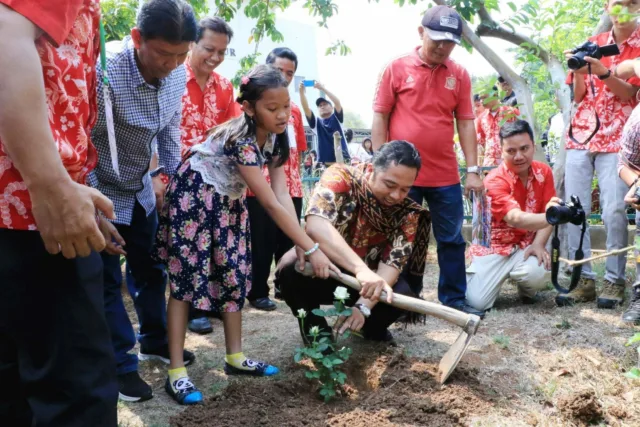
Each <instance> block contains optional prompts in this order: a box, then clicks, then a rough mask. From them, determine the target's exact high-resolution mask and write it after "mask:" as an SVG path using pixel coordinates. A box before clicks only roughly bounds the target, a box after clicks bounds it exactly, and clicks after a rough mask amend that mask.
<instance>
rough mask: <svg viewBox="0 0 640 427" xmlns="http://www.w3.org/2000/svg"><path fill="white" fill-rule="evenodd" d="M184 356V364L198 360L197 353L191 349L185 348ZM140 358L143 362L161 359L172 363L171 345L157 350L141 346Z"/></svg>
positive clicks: (187, 364)
mask: <svg viewBox="0 0 640 427" xmlns="http://www.w3.org/2000/svg"><path fill="white" fill-rule="evenodd" d="M182 358H183V360H184V366H189V365H191V364H192V363H193V362H194V361H195V360H196V355H195V354H193V353H191V352H190V351H189V350H184V353H183V354H182ZM138 360H140V361H143V362H144V361H146V360H159V361H161V362H163V363H164V364H166V365H168V364H169V363H171V358H170V357H169V346H168V345H166V346H164V347H162V348H159V349H156V350H147V349H145V348H142V347H140V352H139V353H138Z"/></svg>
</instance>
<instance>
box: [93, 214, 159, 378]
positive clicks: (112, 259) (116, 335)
mask: <svg viewBox="0 0 640 427" xmlns="http://www.w3.org/2000/svg"><path fill="white" fill-rule="evenodd" d="M116 228H117V229H118V232H119V233H120V235H121V236H122V238H123V239H124V241H125V242H126V246H125V247H124V250H125V251H126V252H127V257H126V258H127V267H128V270H129V271H130V273H131V274H127V288H128V289H129V294H130V295H131V298H132V299H133V303H134V307H135V309H136V314H137V315H138V321H139V322H140V330H139V334H138V340H139V341H140V347H141V350H142V351H153V350H156V349H158V348H162V347H164V346H166V345H167V309H166V299H165V288H166V273H165V271H164V267H163V266H162V265H160V264H155V263H154V262H153V261H152V259H151V250H152V248H153V245H154V243H155V236H156V230H157V228H158V214H157V212H156V211H155V210H154V211H153V212H152V213H151V214H150V215H149V216H147V214H146V212H145V210H144V208H143V207H142V206H141V205H140V204H139V203H136V206H135V208H134V210H133V217H132V218H131V225H120V224H116ZM102 261H103V263H104V303H105V313H106V317H107V323H108V324H109V329H110V331H111V343H112V344H113V351H114V353H115V356H116V366H117V373H118V375H120V374H125V373H127V372H132V371H136V370H138V356H137V355H136V354H132V353H129V352H130V351H131V350H132V349H133V347H134V346H135V345H136V335H135V332H134V331H133V326H132V325H131V321H130V320H129V316H128V314H127V311H126V309H125V307H124V303H123V301H122V267H121V265H120V256H119V255H109V254H107V253H106V252H103V253H102ZM132 279H133V280H132Z"/></svg>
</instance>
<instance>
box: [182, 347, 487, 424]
mask: <svg viewBox="0 0 640 427" xmlns="http://www.w3.org/2000/svg"><path fill="white" fill-rule="evenodd" d="M353 362H354V363H352V362H351V361H350V362H348V363H347V370H346V373H347V376H348V384H347V385H346V386H345V388H344V390H343V396H342V397H341V398H338V399H335V400H334V401H332V402H330V403H328V404H325V403H323V402H322V401H321V400H320V399H319V397H318V395H317V390H316V389H315V388H314V387H315V386H314V383H312V382H311V381H309V380H307V379H305V378H304V369H303V367H301V366H297V367H296V366H295V365H294V366H293V367H291V369H289V371H293V372H291V373H290V374H288V375H287V376H286V377H282V378H280V379H278V378H273V379H253V378H250V379H242V380H235V379H234V380H233V381H231V383H230V385H229V386H228V387H227V388H226V389H225V390H224V391H223V392H222V393H221V394H220V395H217V396H213V397H211V398H209V399H208V400H206V401H205V403H204V404H203V405H198V406H196V407H192V408H189V409H187V410H186V411H184V412H183V413H181V414H179V415H177V416H175V417H173V418H171V420H170V421H171V425H172V426H176V427H192V426H228V427H233V426H278V427H280V426H282V427H286V426H288V427H303V426H314V427H315V426H331V427H342V426H344V427H346V426H348V427H373V426H376V427H378V426H380V427H387V426H397V425H407V424H409V425H434V426H435V425H437V426H455V425H465V424H468V421H469V420H470V418H471V417H473V416H476V415H484V414H487V413H488V412H489V411H490V410H491V408H492V407H493V405H494V403H493V400H492V399H493V397H491V396H488V395H486V394H485V393H484V392H485V388H484V387H483V386H481V385H480V384H479V383H478V381H477V380H475V375H476V372H475V371H474V370H472V369H469V368H464V367H458V368H457V369H456V371H455V372H454V373H453V375H452V376H451V377H450V379H449V381H448V382H447V384H446V385H445V386H441V385H440V384H438V382H437V381H436V374H437V364H436V363H434V362H433V361H425V360H422V359H417V358H407V357H405V356H404V355H403V354H402V353H401V352H400V351H399V350H391V351H389V352H388V353H386V354H382V355H379V356H378V357H376V358H375V359H373V360H371V359H370V360H369V361H368V362H367V361H359V362H356V361H353Z"/></svg>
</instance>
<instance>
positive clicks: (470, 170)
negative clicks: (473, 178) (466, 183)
mask: <svg viewBox="0 0 640 427" xmlns="http://www.w3.org/2000/svg"><path fill="white" fill-rule="evenodd" d="M467 173H475V174H477V173H478V167H477V166H469V167H468V168H467Z"/></svg>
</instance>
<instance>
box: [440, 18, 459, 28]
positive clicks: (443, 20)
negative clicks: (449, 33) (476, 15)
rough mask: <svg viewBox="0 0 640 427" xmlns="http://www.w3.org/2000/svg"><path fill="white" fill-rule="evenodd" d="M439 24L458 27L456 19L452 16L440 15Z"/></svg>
mask: <svg viewBox="0 0 640 427" xmlns="http://www.w3.org/2000/svg"><path fill="white" fill-rule="evenodd" d="M440 26H441V27H448V28H455V29H456V30H457V29H458V20H457V19H456V18H454V17H452V16H441V17H440Z"/></svg>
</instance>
